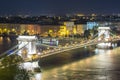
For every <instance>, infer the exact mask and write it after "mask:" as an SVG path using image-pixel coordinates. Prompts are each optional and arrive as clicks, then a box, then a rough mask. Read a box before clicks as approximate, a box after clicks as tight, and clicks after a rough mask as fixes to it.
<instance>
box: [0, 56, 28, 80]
mask: <svg viewBox="0 0 120 80" xmlns="http://www.w3.org/2000/svg"><path fill="white" fill-rule="evenodd" d="M21 62H23V59H22V58H21V56H19V55H17V54H13V55H10V56H7V57H5V58H4V59H2V60H1V67H0V80H8V79H9V80H14V79H15V76H17V75H18V74H22V75H23V77H24V78H22V79H21V80H29V79H28V72H27V71H26V70H23V69H19V67H18V64H19V63H21ZM21 70H22V72H21Z"/></svg>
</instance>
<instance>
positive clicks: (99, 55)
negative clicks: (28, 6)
mask: <svg viewBox="0 0 120 80" xmlns="http://www.w3.org/2000/svg"><path fill="white" fill-rule="evenodd" d="M15 44H16V42H15V43H14V42H11V41H10V40H9V39H3V38H0V52H1V53H2V52H4V51H5V50H7V49H9V48H10V47H12V46H14V45H15ZM39 65H40V67H41V70H42V72H41V73H40V75H39V79H38V80H119V79H120V76H119V75H120V47H116V48H114V49H110V50H104V49H96V48H95V47H94V46H90V47H87V48H80V49H75V50H71V51H67V52H64V53H60V54H57V55H54V56H49V57H46V58H43V59H40V60H39Z"/></svg>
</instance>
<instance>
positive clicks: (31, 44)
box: [17, 35, 37, 59]
mask: <svg viewBox="0 0 120 80" xmlns="http://www.w3.org/2000/svg"><path fill="white" fill-rule="evenodd" d="M17 40H18V44H20V45H19V46H18V49H19V51H18V54H19V55H20V56H22V58H23V59H24V58H30V57H31V56H32V55H34V54H36V53H37V51H36V41H37V37H36V36H28V35H21V36H18V38H17Z"/></svg>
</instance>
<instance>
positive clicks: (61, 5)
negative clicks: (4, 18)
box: [0, 0, 120, 15]
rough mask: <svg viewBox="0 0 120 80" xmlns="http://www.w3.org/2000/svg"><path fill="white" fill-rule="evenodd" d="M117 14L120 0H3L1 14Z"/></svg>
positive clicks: (0, 5) (119, 10) (119, 8)
mask: <svg viewBox="0 0 120 80" xmlns="http://www.w3.org/2000/svg"><path fill="white" fill-rule="evenodd" d="M74 13H84V14H91V13H96V14H113V13H115V14H117V13H120V0H1V1H0V15H18V14H22V15H26V14H29V15H41V14H56V15H61V14H74Z"/></svg>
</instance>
